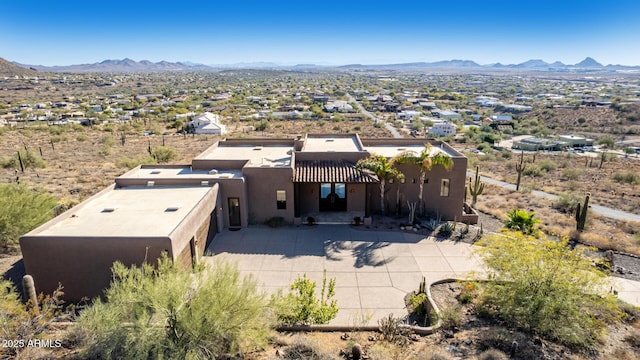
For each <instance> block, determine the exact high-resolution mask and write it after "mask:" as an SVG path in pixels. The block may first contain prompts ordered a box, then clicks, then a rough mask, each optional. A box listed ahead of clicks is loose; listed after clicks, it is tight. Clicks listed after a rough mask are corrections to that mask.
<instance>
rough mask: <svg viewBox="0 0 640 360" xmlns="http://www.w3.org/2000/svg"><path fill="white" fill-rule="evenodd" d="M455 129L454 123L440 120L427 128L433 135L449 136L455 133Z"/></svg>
mask: <svg viewBox="0 0 640 360" xmlns="http://www.w3.org/2000/svg"><path fill="white" fill-rule="evenodd" d="M457 129H458V128H457V127H456V126H455V125H454V124H452V123H450V122H448V121H442V122H437V123H435V124H433V126H432V127H430V128H429V134H431V135H434V136H450V135H455V134H456V130H457Z"/></svg>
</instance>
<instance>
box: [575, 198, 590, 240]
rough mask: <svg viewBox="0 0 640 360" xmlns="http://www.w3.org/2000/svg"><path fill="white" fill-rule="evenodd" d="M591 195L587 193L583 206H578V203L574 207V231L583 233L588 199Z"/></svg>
mask: <svg viewBox="0 0 640 360" xmlns="http://www.w3.org/2000/svg"><path fill="white" fill-rule="evenodd" d="M590 197H591V193H590V192H588V193H587V196H586V197H585V198H584V205H582V206H580V203H578V205H577V206H576V230H578V231H583V230H584V224H585V223H586V222H587V210H588V209H589V198H590Z"/></svg>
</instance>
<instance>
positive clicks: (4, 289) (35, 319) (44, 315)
mask: <svg viewBox="0 0 640 360" xmlns="http://www.w3.org/2000/svg"><path fill="white" fill-rule="evenodd" d="M61 296H62V291H60V289H58V290H56V291H55V292H54V293H53V294H52V295H46V296H45V295H43V294H40V295H39V296H38V304H39V306H38V311H37V312H36V311H35V309H34V307H32V305H31V304H30V303H29V305H26V304H24V303H23V302H22V301H21V299H20V294H19V293H18V291H16V289H15V287H14V286H13V283H11V281H9V280H3V279H0V324H2V326H0V339H2V340H3V341H7V340H10V341H13V342H16V343H18V344H19V343H20V342H22V343H23V344H27V343H28V341H33V340H46V339H47V338H48V334H47V329H48V328H49V327H50V325H51V323H52V322H54V321H60V320H69V313H65V312H63V311H62V304H63V303H62V300H60V297H61ZM69 309H70V311H71V310H72V309H71V308H69ZM54 341H60V340H54ZM26 348H28V347H27V346H26V345H24V346H17V347H13V346H5V345H3V346H0V358H2V359H14V358H17V359H19V358H30V357H29V356H25V357H22V356H20V352H21V351H22V350H24V349H26Z"/></svg>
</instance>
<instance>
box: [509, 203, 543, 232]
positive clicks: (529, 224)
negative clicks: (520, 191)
mask: <svg viewBox="0 0 640 360" xmlns="http://www.w3.org/2000/svg"><path fill="white" fill-rule="evenodd" d="M535 215H536V213H535V212H531V213H528V212H526V211H525V210H520V209H513V210H511V211H510V212H508V213H507V217H508V219H507V220H506V221H505V222H504V227H505V228H506V229H509V230H513V231H520V232H522V233H523V234H526V235H535V234H537V233H538V229H536V225H537V224H538V223H539V222H540V220H538V219H534V218H533V217H534V216H535Z"/></svg>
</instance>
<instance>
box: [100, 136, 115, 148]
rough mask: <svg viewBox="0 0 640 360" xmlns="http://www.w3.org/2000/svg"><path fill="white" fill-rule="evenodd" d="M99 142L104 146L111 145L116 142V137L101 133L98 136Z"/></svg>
mask: <svg viewBox="0 0 640 360" xmlns="http://www.w3.org/2000/svg"><path fill="white" fill-rule="evenodd" d="M100 143H101V144H103V145H104V146H108V147H111V146H113V145H115V144H116V139H114V138H113V136H111V135H103V136H102V137H101V138H100Z"/></svg>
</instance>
